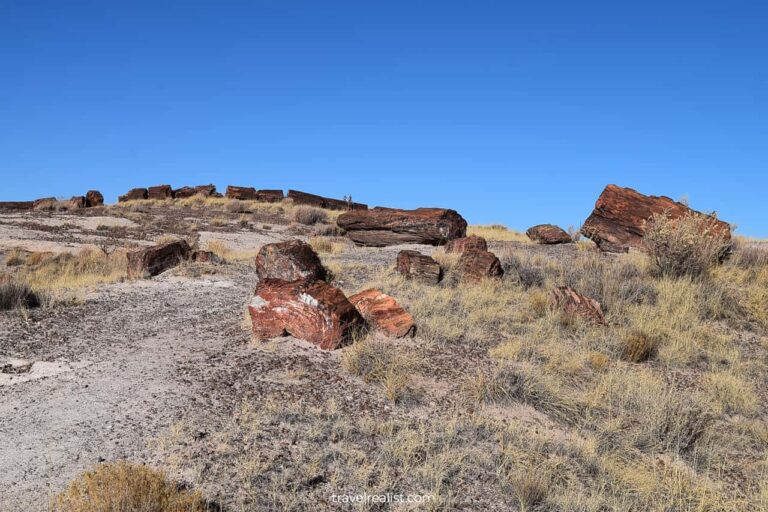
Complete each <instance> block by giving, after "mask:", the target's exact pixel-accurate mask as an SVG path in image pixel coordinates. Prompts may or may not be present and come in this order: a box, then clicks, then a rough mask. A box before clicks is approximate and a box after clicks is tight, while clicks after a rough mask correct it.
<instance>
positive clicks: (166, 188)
mask: <svg viewBox="0 0 768 512" xmlns="http://www.w3.org/2000/svg"><path fill="white" fill-rule="evenodd" d="M147 198H148V199H158V200H163V199H173V189H172V188H171V186H170V185H155V186H154V187H149V188H148V189H147Z"/></svg>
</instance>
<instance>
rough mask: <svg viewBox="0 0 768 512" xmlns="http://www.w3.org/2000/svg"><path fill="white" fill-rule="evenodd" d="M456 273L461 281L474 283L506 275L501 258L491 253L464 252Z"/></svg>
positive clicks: (457, 264)
mask: <svg viewBox="0 0 768 512" xmlns="http://www.w3.org/2000/svg"><path fill="white" fill-rule="evenodd" d="M456 271H457V273H458V275H459V278H460V279H461V280H463V281H473V282H478V281H481V280H483V279H487V278H500V277H501V276H503V275H504V269H503V268H502V267H501V262H500V261H499V258H497V257H496V255H495V254H493V253H492V252H489V251H477V250H475V251H465V252H463V253H462V254H461V257H460V258H459V261H458V263H456Z"/></svg>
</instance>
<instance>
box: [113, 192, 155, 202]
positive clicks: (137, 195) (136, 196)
mask: <svg viewBox="0 0 768 512" xmlns="http://www.w3.org/2000/svg"><path fill="white" fill-rule="evenodd" d="M148 195H149V192H148V191H147V189H145V188H132V189H131V190H129V191H128V192H126V193H125V195H122V196H120V197H118V198H117V201H118V202H120V203H124V202H125V201H137V200H140V199H146V198H147V197H148Z"/></svg>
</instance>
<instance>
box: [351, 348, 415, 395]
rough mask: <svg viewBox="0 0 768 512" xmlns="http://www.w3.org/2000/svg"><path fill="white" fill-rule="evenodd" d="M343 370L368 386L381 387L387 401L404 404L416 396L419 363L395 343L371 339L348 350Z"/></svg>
mask: <svg viewBox="0 0 768 512" xmlns="http://www.w3.org/2000/svg"><path fill="white" fill-rule="evenodd" d="M342 366H343V367H344V368H345V369H346V370H347V371H348V372H349V373H351V374H353V375H357V376H358V377H362V378H363V380H365V382H369V383H370V382H375V383H378V384H381V385H382V386H383V387H384V390H385V393H386V396H387V399H389V400H391V401H393V402H400V401H401V400H403V399H404V398H406V397H407V396H408V395H409V394H410V393H411V392H412V389H411V375H412V373H413V372H414V371H415V370H416V368H417V367H418V362H417V360H416V358H415V357H414V356H413V355H412V354H409V353H407V352H405V351H404V350H402V349H399V348H398V347H397V346H395V345H394V344H393V341H392V340H390V339H386V338H379V337H376V336H368V337H366V338H363V339H361V340H358V341H356V342H355V343H354V344H353V345H352V346H350V347H348V348H346V349H345V350H344V354H343V356H342Z"/></svg>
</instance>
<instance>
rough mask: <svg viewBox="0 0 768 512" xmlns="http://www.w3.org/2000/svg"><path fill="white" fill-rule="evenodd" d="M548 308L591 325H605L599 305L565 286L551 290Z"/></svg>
mask: <svg viewBox="0 0 768 512" xmlns="http://www.w3.org/2000/svg"><path fill="white" fill-rule="evenodd" d="M549 307H550V308H551V309H553V310H560V311H562V312H564V313H565V314H567V315H576V316H580V317H581V318H583V319H584V320H586V321H587V322H590V323H593V324H597V325H606V321H605V316H604V315H603V308H601V307H600V303H599V302H597V301H596V300H595V299H593V298H591V297H587V296H586V295H582V294H580V293H579V292H577V291H576V290H574V289H573V288H569V287H567V286H560V287H558V288H555V289H554V290H552V292H551V293H550V295H549Z"/></svg>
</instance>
